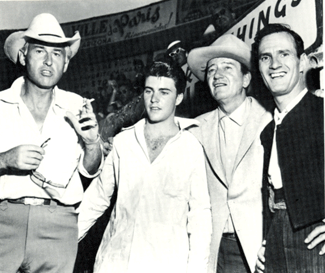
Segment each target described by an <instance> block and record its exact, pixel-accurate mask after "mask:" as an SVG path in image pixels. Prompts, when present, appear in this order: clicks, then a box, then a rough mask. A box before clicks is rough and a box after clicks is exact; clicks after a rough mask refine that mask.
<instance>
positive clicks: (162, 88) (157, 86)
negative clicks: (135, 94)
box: [143, 76, 183, 123]
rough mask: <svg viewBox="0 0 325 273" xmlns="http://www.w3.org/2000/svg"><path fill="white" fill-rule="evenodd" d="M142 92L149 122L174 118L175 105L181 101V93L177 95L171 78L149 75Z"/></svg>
mask: <svg viewBox="0 0 325 273" xmlns="http://www.w3.org/2000/svg"><path fill="white" fill-rule="evenodd" d="M143 94H144V106H145V109H146V112H147V115H148V120H149V122H150V123H159V122H165V121H170V120H174V115H175V109H176V106H177V105H179V104H180V103H181V102H182V99H183V94H179V95H177V90H176V86H175V82H174V80H173V79H171V78H167V77H156V76H149V77H147V79H146V82H145V89H144V93H143Z"/></svg>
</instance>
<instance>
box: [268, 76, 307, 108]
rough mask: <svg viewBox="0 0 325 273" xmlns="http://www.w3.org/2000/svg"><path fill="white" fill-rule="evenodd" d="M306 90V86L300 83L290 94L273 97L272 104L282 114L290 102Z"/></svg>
mask: <svg viewBox="0 0 325 273" xmlns="http://www.w3.org/2000/svg"><path fill="white" fill-rule="evenodd" d="M305 88H306V85H305V84H303V83H302V82H301V83H299V84H298V85H297V86H296V87H295V88H294V89H293V90H292V91H291V92H290V93H288V94H285V95H282V96H281V95H280V96H275V97H274V102H275V104H276V106H277V108H278V109H279V111H280V112H282V111H283V110H284V109H285V108H286V107H287V106H288V105H289V104H290V102H291V101H292V100H293V99H294V98H295V97H296V96H298V95H299V94H300V92H302V91H303V90H304V89H305Z"/></svg>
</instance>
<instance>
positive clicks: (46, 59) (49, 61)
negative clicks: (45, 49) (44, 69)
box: [44, 53, 53, 66]
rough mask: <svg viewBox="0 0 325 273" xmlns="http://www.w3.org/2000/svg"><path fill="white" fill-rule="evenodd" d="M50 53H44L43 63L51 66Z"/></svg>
mask: <svg viewBox="0 0 325 273" xmlns="http://www.w3.org/2000/svg"><path fill="white" fill-rule="evenodd" d="M52 61H53V60H52V55H51V54H49V53H46V54H45V59H44V64H46V65H48V66H51V65H52Z"/></svg>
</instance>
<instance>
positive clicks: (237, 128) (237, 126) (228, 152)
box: [218, 98, 249, 233]
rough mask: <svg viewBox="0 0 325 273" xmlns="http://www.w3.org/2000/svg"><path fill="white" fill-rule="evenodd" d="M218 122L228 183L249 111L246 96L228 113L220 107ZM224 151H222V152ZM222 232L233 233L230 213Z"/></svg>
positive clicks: (222, 157)
mask: <svg viewBox="0 0 325 273" xmlns="http://www.w3.org/2000/svg"><path fill="white" fill-rule="evenodd" d="M218 111H219V122H221V124H222V125H221V124H220V125H219V126H221V128H222V131H223V132H224V134H222V133H221V134H219V137H220V151H221V153H222V154H221V159H222V162H223V167H224V170H225V173H226V178H227V181H228V184H229V183H230V182H231V179H232V170H233V168H234V162H235V159H236V155H237V152H238V148H239V144H240V142H241V139H242V136H243V133H244V129H245V121H246V118H247V113H248V112H249V101H248V99H247V98H246V99H245V100H244V101H243V103H242V104H241V105H240V106H239V107H238V108H237V109H236V110H235V111H233V112H232V113H231V114H230V115H226V114H225V113H224V112H223V111H222V110H221V109H220V108H219V109H218ZM222 151H224V152H222ZM223 232H224V233H233V232H234V227H233V223H232V219H231V215H230V216H229V217H228V220H227V223H226V225H225V229H224V231H223Z"/></svg>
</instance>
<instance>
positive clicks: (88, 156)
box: [66, 99, 102, 174]
mask: <svg viewBox="0 0 325 273" xmlns="http://www.w3.org/2000/svg"><path fill="white" fill-rule="evenodd" d="M66 116H67V118H68V119H69V120H70V121H71V123H72V125H73V127H74V129H75V131H76V132H77V134H78V135H79V136H80V137H81V138H82V140H83V142H84V144H85V149H84V152H85V153H84V157H83V166H84V168H85V170H86V171H87V172H88V173H89V174H95V173H96V172H97V170H98V168H99V166H100V163H101V160H102V149H101V146H100V137H99V134H98V123H97V120H96V116H95V114H94V112H93V108H92V106H91V104H90V101H89V100H87V99H84V106H83V107H82V111H81V113H80V118H79V119H77V118H76V117H75V116H74V115H73V114H72V113H71V112H69V111H68V112H67V113H66Z"/></svg>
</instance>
